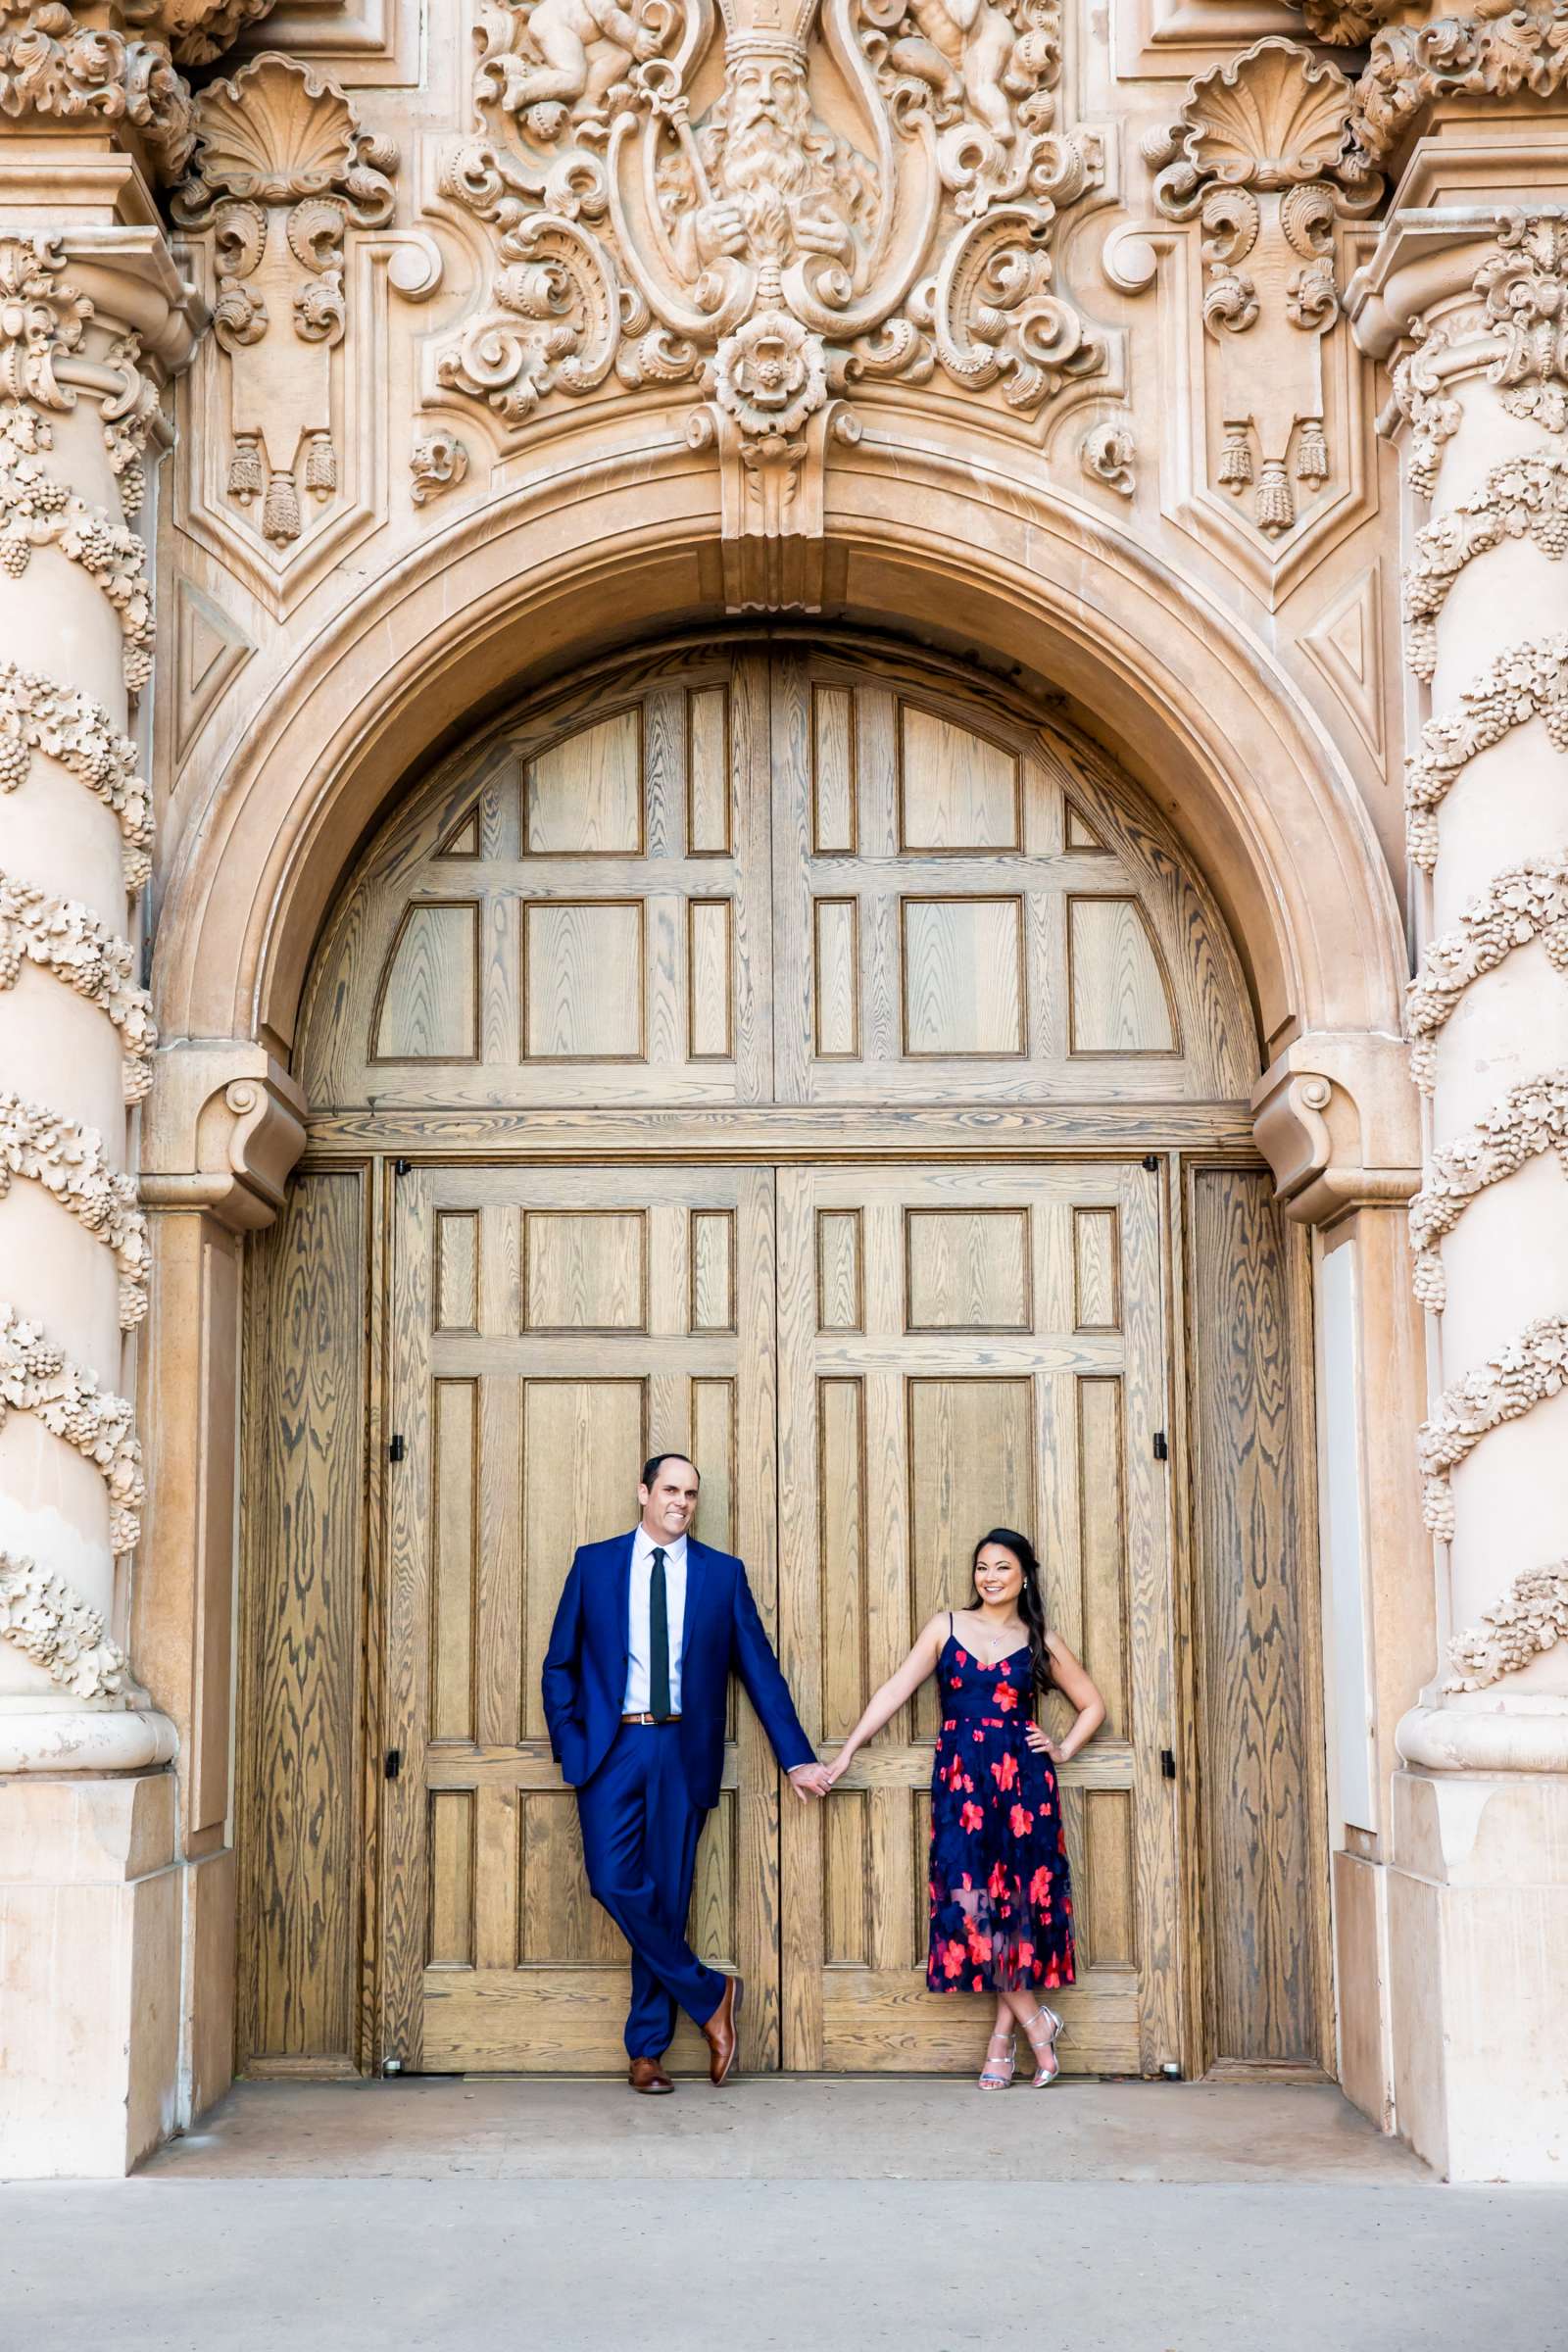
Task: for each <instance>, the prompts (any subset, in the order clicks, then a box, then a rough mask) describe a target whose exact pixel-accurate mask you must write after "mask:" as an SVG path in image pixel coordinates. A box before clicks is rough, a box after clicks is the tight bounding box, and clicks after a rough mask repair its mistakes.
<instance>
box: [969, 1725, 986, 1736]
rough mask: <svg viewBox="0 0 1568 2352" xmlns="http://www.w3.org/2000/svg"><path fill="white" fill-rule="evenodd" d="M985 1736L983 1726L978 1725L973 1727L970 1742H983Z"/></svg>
mask: <svg viewBox="0 0 1568 2352" xmlns="http://www.w3.org/2000/svg"><path fill="white" fill-rule="evenodd" d="M985 1736H986V1735H985V1727H984V1725H983V1724H978V1723H977V1724H976V1725H975V1727H974V1730H973V1731H972V1732H971V1733H970V1735H969V1737H970V1739H971V1740H983V1739H984V1738H985Z"/></svg>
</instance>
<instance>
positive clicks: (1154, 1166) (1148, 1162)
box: [1144, 1152, 1159, 1176]
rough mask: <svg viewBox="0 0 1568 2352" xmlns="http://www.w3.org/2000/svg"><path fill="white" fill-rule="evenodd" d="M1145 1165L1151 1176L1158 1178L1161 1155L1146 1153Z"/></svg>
mask: <svg viewBox="0 0 1568 2352" xmlns="http://www.w3.org/2000/svg"><path fill="white" fill-rule="evenodd" d="M1144 1165H1145V1167H1146V1168H1147V1169H1148V1170H1149V1173H1150V1174H1151V1176H1157V1175H1158V1174H1159V1153H1158V1152H1145V1153H1144Z"/></svg>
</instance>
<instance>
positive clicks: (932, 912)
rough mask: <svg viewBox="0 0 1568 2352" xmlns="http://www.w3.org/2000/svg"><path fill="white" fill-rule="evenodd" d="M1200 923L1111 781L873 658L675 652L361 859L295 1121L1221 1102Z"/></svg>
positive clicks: (1229, 1005) (919, 669) (391, 830)
mask: <svg viewBox="0 0 1568 2352" xmlns="http://www.w3.org/2000/svg"><path fill="white" fill-rule="evenodd" d="M1256 1066H1257V1057H1256V1050H1255V1043H1254V1038H1253V1032H1252V1025H1251V1021H1250V1014H1249V1011H1248V1006H1247V1002H1246V996H1245V991H1244V988H1243V985H1242V981H1241V977H1240V973H1239V970H1238V967H1237V963H1236V959H1235V956H1234V955H1233V953H1232V951H1231V948H1230V946H1229V943H1228V941H1227V940H1226V938H1225V936H1224V933H1223V930H1222V928H1221V926H1220V924H1219V922H1218V921H1217V920H1216V918H1215V916H1214V913H1213V911H1212V909H1211V907H1210V906H1209V903H1208V901H1207V898H1206V895H1205V894H1204V893H1203V891H1202V890H1201V888H1200V887H1199V886H1198V885H1197V883H1196V882H1195V881H1194V879H1193V877H1192V876H1191V875H1190V873H1189V872H1188V871H1187V870H1186V869H1185V867H1184V865H1183V862H1182V860H1181V859H1180V858H1179V856H1178V855H1177V853H1176V851H1175V848H1174V846H1173V844H1172V843H1171V842H1170V840H1169V839H1168V838H1167V837H1166V836H1165V835H1164V834H1163V831H1162V830H1161V829H1160V828H1159V827H1158V826H1157V825H1156V824H1155V823H1154V821H1153V820H1152V816H1151V814H1150V812H1149V810H1148V809H1147V808H1146V807H1145V806H1143V805H1142V804H1141V803H1140V801H1139V799H1138V798H1137V796H1136V795H1134V794H1133V793H1132V791H1131V790H1130V789H1129V788H1128V786H1127V785H1126V783H1125V781H1124V780H1123V779H1121V778H1120V777H1119V776H1118V775H1117V773H1116V771H1115V770H1114V768H1113V767H1112V766H1111V764H1110V762H1109V761H1108V760H1106V759H1105V758H1104V757H1103V755H1102V754H1101V753H1100V752H1099V751H1098V750H1096V749H1095V748H1094V747H1092V746H1090V745H1089V744H1087V743H1086V742H1085V741H1084V740H1083V739H1082V738H1081V737H1079V736H1077V735H1075V734H1073V733H1071V732H1070V731H1068V730H1067V729H1065V728H1063V727H1060V726H1056V725H1044V724H1041V723H1039V722H1038V721H1034V720H1031V719H1030V717H1029V716H1028V715H1027V714H1026V713H1025V712H1024V711H1022V710H1021V709H1020V710H1013V709H1009V708H1008V707H1007V705H1005V703H1003V702H1002V701H1001V700H1000V699H999V697H998V696H997V695H996V694H994V693H993V694H989V695H987V696H985V697H981V696H979V695H976V694H974V693H973V692H971V691H966V690H965V689H964V688H963V687H962V686H961V684H960V683H959V682H958V681H957V680H956V678H955V677H953V676H951V675H949V674H944V673H942V672H939V671H936V670H932V669H928V668H926V667H924V666H923V665H921V666H916V665H914V664H912V663H909V662H894V661H889V660H886V659H884V660H882V661H880V662H876V663H874V664H872V663H869V662H866V661H865V660H863V659H861V660H854V659H849V658H847V657H846V656H844V655H842V654H838V653H834V652H831V651H828V650H818V649H814V648H811V647H809V646H806V645H788V644H786V645H785V646H783V647H781V648H775V649H774V650H772V651H765V650H761V649H760V648H759V649H758V650H747V649H745V648H738V647H722V646H720V647H705V648H702V649H699V650H695V651H687V652H681V653H676V654H671V655H668V656H665V657H663V658H662V659H659V660H653V661H649V662H645V663H643V664H642V665H641V666H639V667H636V668H630V669H622V670H620V671H619V672H616V673H613V674H608V675H606V674H601V675H596V676H595V677H593V678H592V679H590V680H588V681H587V682H585V683H580V684H578V685H576V686H575V687H573V688H572V689H571V690H570V691H568V692H566V693H565V694H563V695H560V696H558V697H556V698H555V699H554V700H552V701H550V702H549V703H547V704H545V705H543V706H541V707H538V708H535V709H532V710H529V711H526V712H524V713H522V714H520V715H515V716H513V717H510V718H508V719H505V720H503V721H502V722H501V723H500V724H499V725H496V726H492V727H491V728H490V729H488V730H487V732H486V733H485V734H484V735H483V736H481V737H480V738H479V739H478V740H477V741H475V742H470V743H468V744H466V745H465V746H464V748H463V749H462V750H461V751H460V752H458V753H457V754H456V755H455V756H453V757H452V758H450V759H449V760H447V761H446V762H445V764H444V765H443V766H442V767H441V768H440V770H439V771H438V772H437V773H436V774H435V775H433V776H432V777H431V778H429V780H428V781H427V782H426V783H424V784H423V785H421V786H420V787H419V788H418V790H417V791H416V792H415V793H414V795H413V796H412V797H411V799H410V800H409V802H408V803H407V804H406V806H405V807H404V808H403V809H401V810H400V811H399V813H398V815H397V816H396V817H395V818H394V819H393V820H392V822H391V823H390V824H389V825H387V826H386V827H385V828H384V830H383V831H382V833H381V835H380V837H379V838H378V840H377V841H376V842H375V844H374V846H373V847H372V849H371V850H370V852H369V854H368V857H367V858H365V859H364V861H363V862H362V865H361V867H360V869H359V871H358V873H357V875H356V877H355V879H354V882H353V884H352V886H351V888H350V890H349V892H348V895H347V897H346V898H345V899H344V900H343V902H342V903H341V904H340V907H339V908H338V911H337V913H336V915H335V917H334V919H333V920H332V922H331V924H330V926H329V929H328V934H327V937H326V940H325V942H324V945H323V950H322V953H321V954H320V956H319V959H318V962H317V967H316V975H315V979H314V984H313V987H312V989H311V993H310V997H309V1000H308V1007H307V1013H306V1019H305V1025H304V1039H303V1045H302V1054H301V1075H302V1077H303V1079H304V1082H305V1086H306V1090H307V1093H308V1095H309V1098H310V1100H311V1103H312V1104H313V1105H314V1106H315V1107H317V1108H323V1107H327V1106H333V1107H341V1108H363V1107H368V1106H371V1105H376V1106H379V1107H381V1108H383V1109H391V1108H402V1109H416V1108H418V1107H420V1106H436V1105H441V1106H451V1107H461V1106H464V1105H468V1104H472V1105H474V1106H476V1107H477V1106H481V1105H482V1106H485V1107H492V1108H493V1107H496V1106H499V1105H503V1104H505V1105H508V1106H511V1107H516V1108H527V1107H530V1106H539V1105H545V1104H551V1105H569V1104H578V1105H583V1106H592V1105H595V1104H598V1103H603V1102H604V1101H605V1099H606V1092H607V1089H610V1090H613V1096H614V1099H615V1100H616V1101H617V1102H618V1103H621V1104H622V1105H625V1106H628V1107H629V1106H634V1105H638V1104H652V1103H710V1104H715V1105H718V1104H743V1103H744V1104H750V1103H767V1102H777V1103H816V1104H822V1105H827V1104H832V1103H920V1102H923V1103H931V1102H944V1101H964V1102H971V1103H1016V1102H1024V1101H1028V1102H1041V1101H1047V1102H1049V1101H1054V1100H1057V1101H1073V1100H1076V1101H1082V1102H1103V1101H1105V1100H1107V1099H1108V1098H1110V1097H1111V1096H1114V1097H1115V1098H1116V1099H1117V1100H1119V1101H1123V1102H1125V1101H1127V1100H1129V1099H1131V1100H1134V1101H1140V1100H1142V1101H1151V1102H1152V1101H1157V1100H1160V1099H1166V1100H1171V1099H1181V1100H1186V1101H1195V1100H1197V1101H1205V1100H1206V1101H1218V1100H1232V1101H1234V1100H1236V1099H1237V1098H1242V1097H1245V1096H1246V1095H1247V1093H1248V1091H1249V1089H1250V1085H1251V1083H1252V1080H1253V1078H1254V1077H1255V1075H1256Z"/></svg>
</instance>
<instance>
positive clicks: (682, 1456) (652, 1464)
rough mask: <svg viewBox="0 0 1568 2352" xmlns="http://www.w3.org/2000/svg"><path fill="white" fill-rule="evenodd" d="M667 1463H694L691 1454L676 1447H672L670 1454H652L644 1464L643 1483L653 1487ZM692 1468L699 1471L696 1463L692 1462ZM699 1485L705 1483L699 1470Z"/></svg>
mask: <svg viewBox="0 0 1568 2352" xmlns="http://www.w3.org/2000/svg"><path fill="white" fill-rule="evenodd" d="M666 1462H692V1457H691V1455H690V1454H689V1453H681V1452H680V1451H679V1450H678V1449H677V1448H676V1447H674V1446H671V1447H670V1450H669V1451H668V1453H651V1454H650V1455H649V1457H648V1459H647V1461H646V1462H644V1464H643V1481H642V1483H643V1485H644V1486H645V1487H652V1485H653V1483H654V1481H655V1479H656V1478H657V1477H658V1476H659V1473H660V1472H661V1470H662V1468H663V1467H664V1464H665V1463H666ZM692 1468H693V1469H694V1470H697V1464H696V1463H695V1462H692ZM697 1483H698V1485H699V1486H701V1485H702V1483H703V1474H702V1472H701V1471H700V1470H697Z"/></svg>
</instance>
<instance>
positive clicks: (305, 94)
mask: <svg viewBox="0 0 1568 2352" xmlns="http://www.w3.org/2000/svg"><path fill="white" fill-rule="evenodd" d="M196 142H197V143H196V165H195V169H194V171H193V172H191V174H190V176H189V178H188V179H187V180H186V181H185V182H184V184H183V186H182V187H181V188H180V189H179V191H178V193H177V194H176V195H175V197H174V200H173V211H174V218H175V219H176V221H179V222H180V224H181V225H182V226H183V227H186V228H192V229H196V228H207V227H210V228H211V229H212V231H213V233H214V236H215V239H216V242H217V249H218V301H217V306H216V312H215V320H214V324H215V331H216V333H217V336H218V341H219V343H220V345H221V348H222V350H223V352H224V353H225V354H226V356H227V360H228V366H229V404H230V429H231V432H232V436H233V441H232V454H231V456H230V460H229V468H228V495H229V497H230V498H231V499H233V500H234V501H235V503H236V504H237V505H238V506H239V507H241V508H242V509H246V510H248V509H249V508H250V507H252V506H253V505H254V504H255V503H256V502H257V501H258V500H260V502H261V527H262V531H263V534H264V536H265V537H266V538H267V539H268V540H270V542H271V543H272V545H273V546H274V547H279V548H283V547H288V546H290V545H291V544H292V543H293V542H294V541H296V540H298V539H299V538H300V537H301V535H302V533H303V532H304V531H305V529H306V522H305V517H304V513H303V510H302V506H301V501H300V491H301V489H302V488H303V489H304V490H305V491H306V492H307V493H308V494H309V495H310V496H312V497H314V498H315V499H317V500H319V501H320V502H321V503H322V504H325V503H326V502H328V501H330V500H331V499H332V498H333V497H334V496H335V494H336V491H337V487H338V452H337V448H336V446H335V444H334V442H333V438H332V352H333V350H334V348H335V347H336V346H337V345H338V344H340V343H341V342H342V340H343V337H344V334H345V332H346V330H347V326H348V298H347V295H346V293H345V290H344V244H345V238H346V235H347V232H348V230H349V229H350V228H351V227H354V228H362V229H363V228H378V227H381V226H383V225H384V224H385V222H386V221H389V220H390V219H391V215H392V186H391V182H390V181H389V179H388V178H387V176H386V174H387V173H388V172H390V171H392V170H393V169H394V167H395V166H396V163H397V160H398V155H397V149H396V147H394V146H393V145H392V143H391V141H390V140H387V139H382V138H378V137H376V136H375V135H374V134H373V133H371V132H370V131H368V130H365V129H362V128H361V126H360V123H359V119H358V117H357V116H356V114H355V112H354V109H353V107H352V106H351V105H350V103H349V101H348V99H347V98H345V97H344V95H343V93H342V91H341V90H340V89H338V88H337V86H336V84H335V83H333V82H330V81H328V80H326V79H324V78H323V77H322V76H320V75H319V74H317V73H313V72H312V71H311V70H310V68H308V67H306V66H300V65H296V64H295V63H294V61H293V60H292V59H291V58H286V57H280V56H276V55H274V54H272V53H271V52H269V53H267V54H266V55H264V56H261V57H258V58H256V59H255V60H254V61H253V62H252V63H251V64H250V65H248V66H246V67H244V68H243V69H242V71H241V72H240V73H237V74H236V75H235V76H234V79H233V80H232V81H216V82H214V83H213V84H212V85H211V86H210V87H209V88H208V89H206V90H204V91H203V92H202V94H201V97H200V98H199V99H198V101H197V106H196Z"/></svg>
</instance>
